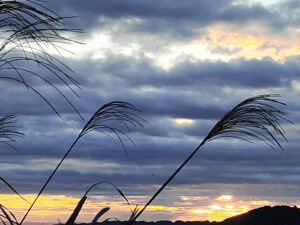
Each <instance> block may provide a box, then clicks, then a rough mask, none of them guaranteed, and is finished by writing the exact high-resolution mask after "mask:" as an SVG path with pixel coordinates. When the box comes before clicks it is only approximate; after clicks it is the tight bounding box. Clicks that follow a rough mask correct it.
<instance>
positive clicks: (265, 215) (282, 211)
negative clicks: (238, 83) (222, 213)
mask: <svg viewBox="0 0 300 225" xmlns="http://www.w3.org/2000/svg"><path fill="white" fill-rule="evenodd" d="M216 224H217V225H300V209H298V208H297V207H296V206H294V207H289V206H273V207H271V206H265V207H261V208H257V209H253V210H251V211H249V212H247V213H244V214H241V215H238V216H234V217H231V218H228V219H226V220H224V221H222V222H219V223H216Z"/></svg>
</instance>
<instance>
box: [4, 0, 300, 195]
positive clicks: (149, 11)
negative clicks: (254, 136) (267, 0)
mask: <svg viewBox="0 0 300 225" xmlns="http://www.w3.org/2000/svg"><path fill="white" fill-rule="evenodd" d="M176 3H178V4H174V1H168V0H163V1H159V7H154V5H155V4H153V2H150V1H134V0H128V1H126V4H125V3H124V1H121V0H120V1H117V0H110V1H105V0H103V1H102V0H101V1H91V0H89V1H82V0H81V1H79V0H78V1H77V0H72V1H59V2H58V1H55V0H53V1H52V0H51V1H49V3H48V4H49V5H50V6H53V8H54V9H57V11H60V12H61V13H63V14H65V13H66V14H67V15H74V14H75V15H79V18H77V19H76V22H78V23H79V26H82V27H83V28H85V26H87V27H89V28H90V30H97V29H99V24H100V28H101V25H103V26H102V28H105V29H107V28H108V27H106V26H105V24H104V23H105V19H106V21H108V22H109V23H113V21H114V19H117V20H122V19H126V18H133V17H135V18H139V19H141V21H142V22H141V23H140V24H138V23H137V24H134V26H133V27H130V26H129V27H126V28H124V30H123V32H127V31H139V32H141V31H144V32H154V31H155V32H156V35H160V34H162V33H164V32H169V31H170V30H172V32H174V33H177V32H178V31H180V33H181V34H182V35H187V36H188V35H191V33H192V32H193V31H194V29H195V27H198V26H200V27H204V26H206V25H208V24H211V23H214V22H216V21H225V22H228V23H229V22H232V23H235V24H238V23H241V22H246V21H250V20H261V21H265V22H269V24H272V26H273V27H274V28H275V27H280V26H281V25H282V24H283V22H282V21H283V19H282V18H281V16H280V15H279V16H278V15H277V14H276V13H275V12H273V11H270V10H269V9H266V8H263V7H262V6H241V5H240V6H238V5H234V4H232V3H233V2H232V1H212V0H206V1H176ZM103 17H105V19H103ZM98 18H100V22H99V21H98V20H97V19H98ZM101 23H103V24H101ZM187 24H189V25H188V26H186V25H187ZM77 25H78V24H77ZM184 26H186V27H184ZM88 31H89V29H87V32H88ZM113 32H114V35H115V34H116V33H117V32H116V31H113ZM185 32H186V33H185ZM127 34H128V33H127ZM130 34H132V33H130ZM133 35H134V33H133ZM164 37H165V36H163V38H164ZM173 38H174V39H176V38H177V36H176V35H175V37H173ZM179 39H180V38H179ZM125 41H126V40H125ZM166 41H169V40H166ZM150 44H151V43H150ZM112 52H113V49H112V50H109V51H108V52H107V53H106V55H105V56H104V58H103V59H101V60H91V59H80V60H75V59H73V60H72V59H66V60H65V62H66V63H67V64H68V65H71V67H72V69H73V70H74V71H75V72H76V74H77V75H78V80H79V81H80V83H81V84H82V91H81V93H80V96H81V98H80V99H79V100H78V99H76V98H74V96H73V97H71V98H72V101H73V102H74V104H75V105H76V106H78V108H79V110H80V111H81V112H82V113H83V115H84V117H85V119H86V120H87V119H88V118H89V117H90V116H91V115H92V114H93V112H95V111H96V110H97V109H98V107H100V106H101V105H102V104H104V103H106V102H108V101H112V100H123V101H129V102H132V103H134V104H135V105H137V106H138V107H139V108H140V109H141V110H142V111H143V112H142V113H141V116H143V117H145V119H147V121H148V123H145V127H144V128H143V129H142V128H133V129H132V130H131V131H129V132H128V134H129V135H130V136H131V137H132V139H133V140H134V141H135V143H136V146H132V145H131V144H130V143H129V141H125V144H126V146H127V148H128V152H129V157H128V158H126V157H125V156H124V152H122V148H121V145H120V143H118V140H117V139H116V138H112V139H110V138H108V137H106V136H101V135H92V134H91V136H87V137H84V139H82V140H80V143H79V144H78V146H77V147H76V148H75V149H74V152H72V154H71V155H70V157H69V159H70V160H72V159H74V160H77V162H78V161H80V159H83V160H85V161H84V162H85V163H87V164H88V163H91V164H92V163H94V161H97V162H99V164H102V163H103V164H105V163H106V164H109V163H110V164H114V165H118V167H111V168H110V167H109V166H108V169H107V170H105V169H104V168H101V167H98V168H99V169H98V170H96V171H95V170H89V169H90V168H88V169H87V168H85V169H84V165H83V166H82V167H83V168H82V170H81V166H80V164H79V163H78V167H76V163H74V164H72V166H73V167H71V168H68V167H67V166H66V167H62V168H61V170H60V172H59V174H57V175H58V176H57V177H56V178H55V179H54V180H53V184H51V185H50V186H49V189H48V190H49V191H53V192H54V191H55V192H56V191H57V192H59V193H62V192H64V191H70V192H76V193H78V192H82V191H85V190H86V188H87V187H88V186H89V185H90V184H92V183H94V182H97V181H99V180H106V181H112V182H114V183H115V184H118V185H121V186H122V185H123V187H124V188H125V189H126V190H127V191H128V192H130V193H132V194H143V193H144V192H143V190H144V189H146V190H148V192H145V193H146V194H148V193H152V191H153V185H157V184H160V183H162V182H163V181H164V179H165V178H166V177H167V176H168V175H169V174H170V173H171V172H172V170H173V169H175V168H176V166H177V165H178V164H179V163H181V161H182V160H183V159H184V157H186V156H187V154H189V153H190V151H191V150H192V149H193V148H194V147H196V146H197V145H198V144H199V142H200V141H201V139H202V138H203V136H205V135H206V134H207V132H208V131H209V130H210V129H211V127H212V126H213V124H214V123H215V122H216V120H217V119H219V118H220V117H221V116H222V115H223V114H224V113H225V112H227V111H228V110H229V109H231V108H232V107H233V106H234V105H236V104H237V103H238V102H239V101H241V100H243V99H244V98H245V96H246V97H249V95H250V94H251V95H252V94H253V93H254V92H255V93H257V92H258V91H260V90H262V89H268V88H269V89H271V90H277V89H276V88H282V91H283V95H286V96H287V97H289V98H288V101H289V105H288V106H287V107H286V108H285V109H286V110H287V111H288V112H290V113H291V115H292V116H293V118H295V119H296V120H293V121H295V122H296V123H298V122H299V121H300V118H299V116H298V111H299V104H298V100H297V99H298V98H299V96H300V95H299V92H297V91H295V90H294V89H293V87H292V84H291V81H292V80H297V81H300V74H299V73H300V72H299V71H300V64H299V58H297V57H294V58H290V59H288V60H287V61H285V62H284V63H278V62H275V61H274V60H271V59H269V58H264V59H261V60H257V59H253V60H246V59H243V58H239V59H235V60H232V61H229V62H222V61H215V62H212V61H196V62H195V61H194V62H191V61H189V60H186V61H183V62H180V63H178V64H177V65H176V66H174V67H172V68H170V69H169V70H164V69H161V68H160V67H158V66H156V65H155V63H154V61H153V60H152V59H150V58H147V57H145V56H143V55H142V54H141V55H142V56H141V57H129V56H127V57H125V56H122V55H119V54H113V53H112ZM37 70H38V68H37ZM37 72H41V71H37ZM49 77H50V76H49ZM57 84H58V85H59V83H57ZM0 85H1V88H0V93H1V96H0V99H1V101H0V108H1V109H2V111H1V112H10V113H12V112H14V113H16V114H18V115H20V116H21V117H20V123H21V124H22V126H23V129H24V132H25V133H26V139H25V140H20V141H18V143H17V144H16V146H17V147H18V148H19V149H20V150H21V153H15V152H13V151H11V150H10V149H9V148H7V146H5V145H1V146H0V147H1V151H2V152H1V159H0V163H1V165H3V166H2V167H1V174H0V176H2V177H4V178H6V179H8V180H9V181H10V182H11V183H12V184H14V185H16V186H17V188H18V189H20V190H21V191H26V192H33V191H36V190H38V188H39V187H40V184H41V183H42V181H43V180H44V179H45V178H46V177H47V176H48V175H49V174H50V170H51V168H50V167H51V166H52V165H53V164H55V162H57V161H58V160H59V158H60V157H61V156H62V154H63V153H64V151H65V150H66V149H67V147H68V146H69V145H70V144H71V143H72V141H73V140H74V138H75V137H76V135H77V134H78V131H79V130H80V129H81V128H82V126H83V124H84V123H85V122H84V121H80V120H79V118H78V117H77V116H76V115H74V113H73V112H72V110H71V109H70V107H68V106H66V102H64V101H63V100H62V99H59V98H58V97H57V96H56V95H53V93H52V92H48V91H49V90H46V89H43V88H44V87H43V85H41V83H36V84H35V85H36V86H38V87H39V88H41V89H42V90H43V91H45V92H46V93H48V95H47V96H49V97H50V98H51V100H52V101H53V102H55V105H56V106H57V107H58V109H59V111H60V112H61V113H63V114H64V115H63V118H64V120H60V119H59V118H57V117H55V116H54V115H53V111H51V110H50V109H49V107H48V106H47V105H46V104H42V100H41V99H39V98H38V97H37V96H35V95H34V94H33V93H31V92H30V91H27V90H26V89H25V88H24V87H21V86H16V85H15V84H14V83H13V82H12V83H11V82H10V83H5V84H4V83H0ZM8 85H9V88H6V87H7V86H8ZM59 87H60V88H61V86H59ZM224 87H229V88H231V89H232V92H226V91H225V90H223V88H224ZM238 90H240V92H235V91H238ZM243 91H244V92H245V93H244V92H243ZM11 99H14V101H12V100H11ZM176 118H190V119H191V118H192V119H195V120H194V123H193V124H190V125H182V126H179V125H178V124H176V122H175V121H174V119H176ZM296 126H297V125H296ZM298 144H299V141H298V138H297V137H294V138H293V139H292V140H291V143H290V144H289V145H285V147H286V149H287V151H286V152H278V151H269V149H268V150H267V147H266V146H265V145H263V144H258V143H257V142H255V144H254V145H250V144H244V143H239V142H234V141H232V140H227V141H222V142H217V143H214V144H210V145H207V146H205V148H204V149H203V151H201V152H199V154H198V155H197V156H196V157H195V158H194V159H193V160H192V162H191V163H190V164H189V166H188V167H187V168H185V169H184V170H183V171H182V173H181V174H180V175H179V176H178V177H176V179H175V180H174V183H173V184H176V185H186V184H189V185H191V184H198V185H199V184H203V183H214V184H216V183H217V184H222V183H236V184H239V183H252V184H257V183H261V184H271V183H276V184H278V185H279V184H281V185H282V184H286V185H287V186H288V187H287V188H291V187H294V186H299V179H298V174H299V172H300V171H299V166H298V160H297V159H298V158H299V157H300V154H299V153H298V152H297V146H298ZM91 159H92V160H91ZM30 160H31V161H30ZM43 160H46V161H47V160H48V161H47V163H45V161H43ZM89 160H91V161H89ZM43 162H44V163H43ZM39 163H40V164H39ZM70 164H71V163H69V164H68V163H67V164H66V165H70ZM16 165H18V166H16ZM22 166H24V167H23V168H22ZM39 167H40V170H39V171H38V172H37V168H39ZM124 168H125V169H124ZM130 168H131V169H130ZM114 169H115V170H114ZM74 178H76V179H74ZM145 186H146V187H145ZM148 187H149V189H148ZM2 188H3V187H2ZM143 188H144V189H143ZM3 189H4V188H3ZM3 189H2V190H3ZM3 191H7V190H3ZM145 193H144V194H145ZM265 194H268V193H265ZM297 194H299V191H298V190H297V191H294V195H295V196H296V195H297Z"/></svg>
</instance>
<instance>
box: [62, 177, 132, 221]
mask: <svg viewBox="0 0 300 225" xmlns="http://www.w3.org/2000/svg"><path fill="white" fill-rule="evenodd" d="M100 184H109V185H110V186H112V187H113V188H114V189H115V190H116V191H117V192H118V193H119V195H120V196H122V197H123V198H124V200H125V201H126V203H127V205H128V207H129V209H130V211H131V213H132V210H131V207H130V203H129V201H128V199H127V198H126V196H125V195H124V194H123V192H122V191H121V190H120V189H119V188H118V187H117V186H116V185H114V184H113V183H111V182H97V183H95V184H93V185H92V186H91V187H90V188H89V189H88V190H87V191H86V192H85V194H84V195H83V196H82V198H81V199H80V201H79V202H78V203H77V205H76V207H75V209H74V211H73V213H72V214H71V216H70V217H69V219H68V221H67V222H66V225H73V224H74V223H75V220H76V219H77V217H78V215H79V213H80V211H81V209H82V207H83V205H84V203H85V201H86V200H87V195H88V193H89V192H90V191H91V190H92V189H93V188H95V187H96V186H98V185H100ZM108 210H109V207H107V208H103V209H102V210H100V211H99V212H98V214H97V215H96V216H95V217H94V219H93V221H92V222H91V224H96V222H97V220H98V219H99V218H100V217H101V216H102V215H103V214H104V213H106V212H107V211H108Z"/></svg>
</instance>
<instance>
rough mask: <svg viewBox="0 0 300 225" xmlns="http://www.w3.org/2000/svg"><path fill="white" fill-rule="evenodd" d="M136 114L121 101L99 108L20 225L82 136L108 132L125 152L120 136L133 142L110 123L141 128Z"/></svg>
mask: <svg viewBox="0 0 300 225" xmlns="http://www.w3.org/2000/svg"><path fill="white" fill-rule="evenodd" d="M138 112H140V110H138V109H137V108H136V107H135V106H134V105H132V104H130V103H128V102H122V101H114V102H109V103H107V104H104V105H103V106H102V107H100V108H99V109H98V110H97V111H96V112H95V113H94V115H93V116H92V117H91V119H90V120H89V121H88V122H87V123H86V124H85V126H84V127H83V129H82V130H81V132H80V133H79V135H78V136H77V138H76V139H75V141H74V142H73V143H72V145H71V146H70V148H69V149H68V150H67V152H66V153H65V154H64V156H63V157H62V158H61V160H60V161H59V163H58V165H57V166H56V168H55V169H54V170H53V172H52V174H51V175H50V176H49V177H48V179H47V180H46V182H45V184H44V185H43V187H42V188H41V190H40V191H39V193H38V194H37V196H36V198H35V200H34V201H33V202H32V204H31V205H30V207H29V209H28V210H27V212H26V214H25V215H24V217H23V218H22V220H21V222H20V225H21V224H22V223H23V222H24V220H25V219H26V217H27V215H28V213H29V212H30V211H31V209H32V207H33V206H34V204H35V202H36V201H37V200H38V198H39V196H40V195H41V194H42V192H43V191H44V189H45V188H46V186H47V185H48V183H49V182H50V180H51V179H52V177H53V176H54V174H55V173H56V171H57V170H58V168H59V167H60V165H61V164H62V163H63V161H64V160H65V158H66V157H67V156H68V155H69V153H70V152H71V151H72V149H73V147H74V146H75V145H76V143H77V142H78V141H79V140H80V138H82V137H83V136H85V135H86V134H88V133H90V132H92V131H97V132H101V133H104V134H107V135H110V134H109V133H108V132H110V133H111V134H113V135H115V136H116V137H117V138H118V139H119V141H120V143H121V145H122V147H123V149H124V151H125V152H126V148H125V145H124V143H123V139H122V135H123V136H125V137H126V138H128V139H129V140H130V141H131V142H132V143H134V142H133V141H132V140H131V139H130V137H129V136H128V135H127V134H126V133H125V132H124V131H123V130H122V129H121V128H117V127H115V126H114V125H113V124H111V123H112V122H118V124H119V123H120V124H121V125H123V126H124V127H125V128H126V129H128V130H130V129H129V126H130V125H131V126H134V127H137V126H141V127H142V126H143V124H142V122H144V120H143V119H142V118H141V117H139V116H138V115H137V113H138ZM95 185H96V184H95ZM91 188H92V187H91ZM89 190H90V189H89ZM89 190H88V191H89ZM87 193H88V192H87ZM119 193H120V194H121V193H122V192H119ZM124 196H125V195H124Z"/></svg>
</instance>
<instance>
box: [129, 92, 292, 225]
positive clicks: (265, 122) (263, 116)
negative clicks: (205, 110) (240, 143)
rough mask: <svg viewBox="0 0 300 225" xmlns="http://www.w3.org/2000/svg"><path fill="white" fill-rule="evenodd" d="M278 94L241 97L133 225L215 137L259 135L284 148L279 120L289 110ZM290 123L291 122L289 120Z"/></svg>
mask: <svg viewBox="0 0 300 225" xmlns="http://www.w3.org/2000/svg"><path fill="white" fill-rule="evenodd" d="M277 97H280V95H277V94H268V95H259V96H255V97H251V98H249V99H246V100H244V101H242V102H241V103H240V104H238V105H237V106H235V107H234V108H233V109H232V110H231V111H229V112H228V113H226V114H225V115H224V116H223V117H222V118H221V119H220V120H219V121H218V122H217V123H216V124H215V126H214V127H213V128H212V129H211V131H210V132H209V133H208V135H207V136H206V137H205V138H204V139H203V140H202V142H201V143H200V144H199V145H198V146H197V147H196V148H195V149H194V151H193V152H192V153H191V154H190V155H189V156H188V157H187V159H186V160H185V161H184V162H183V163H182V164H181V165H180V166H179V167H178V169H177V170H176V171H175V172H174V173H173V174H172V175H171V176H170V177H169V178H168V179H167V180H166V181H165V183H164V184H163V185H162V186H161V187H160V188H159V189H158V191H157V192H156V193H155V194H154V195H153V196H152V198H151V199H150V200H149V201H148V202H147V203H146V204H145V206H144V207H143V208H142V209H141V210H140V211H138V212H135V214H132V215H131V217H130V219H129V220H128V222H127V225H131V224H132V223H134V222H135V221H136V219H137V218H138V217H139V216H140V215H141V214H142V213H143V212H144V211H145V209H146V208H147V207H148V206H149V205H150V204H151V203H152V201H153V200H154V199H155V198H156V197H157V196H158V195H159V194H160V193H161V192H162V190H164V188H165V187H166V186H167V185H168V184H169V183H170V181H171V180H173V178H174V177H175V176H176V175H177V174H178V173H179V171H180V170H181V169H182V168H183V167H184V166H185V165H186V164H187V163H188V162H189V161H190V160H191V158H192V157H193V156H194V155H195V154H196V153H197V152H198V150H199V149H200V148H201V147H202V146H203V145H204V144H205V143H207V142H209V141H212V140H214V139H216V138H226V137H231V138H238V139H242V140H246V141H251V140H252V139H256V140H259V141H263V142H264V143H266V144H267V145H268V146H270V147H271V148H275V147H278V148H280V149H282V150H283V147H282V146H281V144H280V142H279V140H278V137H279V138H282V139H284V140H285V141H286V142H287V139H286V138H285V135H284V133H285V132H284V130H283V128H282V126H281V125H280V122H281V121H282V120H283V121H286V122H290V121H289V120H288V119H287V113H285V112H283V111H281V110H280V109H278V108H276V107H275V106H274V105H276V104H277V105H285V104H284V103H282V102H280V101H278V100H277V99H276V98H277ZM290 123H291V122H290Z"/></svg>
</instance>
